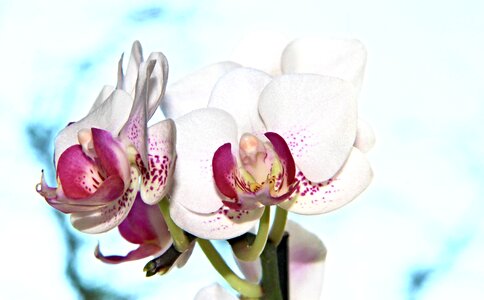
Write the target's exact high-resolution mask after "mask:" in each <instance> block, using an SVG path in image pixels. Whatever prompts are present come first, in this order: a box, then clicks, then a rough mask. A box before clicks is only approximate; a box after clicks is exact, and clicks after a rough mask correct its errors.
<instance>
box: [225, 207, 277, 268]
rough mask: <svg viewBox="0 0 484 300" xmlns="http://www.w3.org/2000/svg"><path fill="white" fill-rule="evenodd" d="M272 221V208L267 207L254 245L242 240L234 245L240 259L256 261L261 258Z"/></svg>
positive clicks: (235, 252) (233, 247)
mask: <svg viewBox="0 0 484 300" xmlns="http://www.w3.org/2000/svg"><path fill="white" fill-rule="evenodd" d="M270 220H271V208H270V206H266V207H265V209H264V213H263V215H262V217H261V219H260V221H259V229H258V230H257V235H256V237H255V239H254V240H253V242H252V243H250V242H249V241H248V240H247V239H241V240H238V241H237V242H235V243H233V244H232V250H233V251H234V254H235V255H236V256H237V258H238V259H240V260H243V261H254V260H256V259H257V258H259V257H260V255H261V253H262V251H263V250H264V247H265V246H266V243H267V238H268V236H269V226H270Z"/></svg>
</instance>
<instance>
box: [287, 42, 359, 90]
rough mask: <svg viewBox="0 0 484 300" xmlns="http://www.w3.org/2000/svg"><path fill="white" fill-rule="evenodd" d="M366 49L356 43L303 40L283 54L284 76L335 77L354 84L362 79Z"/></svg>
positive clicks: (357, 86)
mask: <svg viewBox="0 0 484 300" xmlns="http://www.w3.org/2000/svg"><path fill="white" fill-rule="evenodd" d="M365 64H366V50H365V47H364V46H363V44H362V43H361V42H360V41H358V40H336V39H327V40H325V39H319V38H303V39H298V40H295V41H293V42H292V43H291V44H289V45H288V46H287V47H286V49H285V50H284V53H283V54H282V71H283V73H286V74H288V73H313V74H320V75H326V76H331V77H338V78H341V79H344V80H346V81H350V82H352V83H353V84H354V86H355V89H356V90H357V91H358V90H359V89H360V86H361V82H362V80H363V73H364V70H365Z"/></svg>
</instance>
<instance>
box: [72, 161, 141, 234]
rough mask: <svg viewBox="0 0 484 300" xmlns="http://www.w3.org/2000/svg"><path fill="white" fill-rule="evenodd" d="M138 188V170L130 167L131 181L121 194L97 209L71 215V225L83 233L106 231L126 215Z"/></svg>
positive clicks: (121, 220)
mask: <svg viewBox="0 0 484 300" xmlns="http://www.w3.org/2000/svg"><path fill="white" fill-rule="evenodd" d="M138 189H139V172H138V169H137V168H136V167H132V168H131V181H130V185H129V187H128V189H127V190H126V192H125V193H124V195H123V196H121V197H120V198H118V199H117V200H115V201H112V202H110V203H108V204H106V205H104V206H102V207H101V208H99V209H98V210H95V211H89V212H78V213H73V214H72V215H71V223H72V225H73V226H74V227H75V228H76V229H77V230H79V231H82V232H85V233H101V232H106V231H108V230H110V229H113V228H114V227H116V226H118V225H119V224H120V223H121V222H123V220H124V219H125V218H126V216H127V215H128V213H129V211H130V209H131V207H132V206H133V202H134V200H135V198H136V194H137V193H138Z"/></svg>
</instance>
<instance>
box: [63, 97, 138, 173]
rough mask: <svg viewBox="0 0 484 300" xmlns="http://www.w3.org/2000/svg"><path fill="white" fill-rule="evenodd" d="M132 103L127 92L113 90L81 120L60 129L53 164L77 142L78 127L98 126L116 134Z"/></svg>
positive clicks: (126, 117)
mask: <svg viewBox="0 0 484 300" xmlns="http://www.w3.org/2000/svg"><path fill="white" fill-rule="evenodd" d="M132 105H133V99H132V98H131V96H130V95H129V94H127V93H126V92H125V91H122V90H115V91H114V92H113V93H112V94H111V95H110V96H109V97H108V99H107V100H106V101H104V102H103V103H102V104H101V105H100V106H99V107H98V108H97V109H95V110H94V111H92V112H90V113H89V114H88V115H87V116H86V117H84V118H83V119H82V120H80V121H78V122H75V123H72V124H70V125H69V126H67V127H66V128H64V129H63V130H61V131H60V132H59V134H58V135H57V137H56V140H55V152H54V157H55V164H56V165H57V161H58V160H59V157H60V155H61V154H62V152H64V151H65V150H66V149H67V148H69V147H70V146H72V145H74V144H78V139H77V132H78V131H79V130H80V129H83V128H99V129H104V130H108V131H110V132H111V134H112V135H113V136H118V134H119V131H120V130H121V128H122V127H123V126H124V124H125V123H126V121H127V120H128V116H129V113H130V111H131V107H132Z"/></svg>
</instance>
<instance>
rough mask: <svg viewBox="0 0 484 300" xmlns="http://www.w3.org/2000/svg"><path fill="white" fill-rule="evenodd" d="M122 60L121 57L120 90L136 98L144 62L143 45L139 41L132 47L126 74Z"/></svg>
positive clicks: (119, 71)
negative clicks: (137, 83) (140, 69)
mask: <svg viewBox="0 0 484 300" xmlns="http://www.w3.org/2000/svg"><path fill="white" fill-rule="evenodd" d="M122 59H123V58H122V57H121V61H120V65H119V70H118V73H119V74H118V77H119V79H121V80H120V81H118V88H119V89H123V90H125V91H126V92H128V93H129V94H130V95H132V96H134V94H135V87H136V81H137V79H138V73H139V67H140V65H141V63H142V62H143V49H142V48H141V43H140V42H139V41H135V42H134V43H133V46H132V47H131V54H130V56H129V61H128V67H127V68H126V74H124V73H123V69H122ZM133 98H134V97H133Z"/></svg>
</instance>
